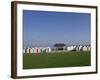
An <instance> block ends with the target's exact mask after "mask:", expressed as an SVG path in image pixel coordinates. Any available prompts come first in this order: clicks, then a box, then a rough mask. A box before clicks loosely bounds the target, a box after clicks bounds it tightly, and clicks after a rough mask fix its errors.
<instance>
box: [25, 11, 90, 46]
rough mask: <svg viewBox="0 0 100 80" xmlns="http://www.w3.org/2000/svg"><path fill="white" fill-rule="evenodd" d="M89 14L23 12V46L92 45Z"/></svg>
mask: <svg viewBox="0 0 100 80" xmlns="http://www.w3.org/2000/svg"><path fill="white" fill-rule="evenodd" d="M90 18H91V15H90V14H89V13H71V12H51V11H32V10H23V44H24V47H28V46H29V47H30V46H53V45H54V44H55V43H65V44H66V45H72V44H73V45H77V44H78V45H79V44H90V26H91V25H90V20H91V19H90Z"/></svg>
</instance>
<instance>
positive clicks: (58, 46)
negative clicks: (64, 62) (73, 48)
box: [54, 43, 66, 51]
mask: <svg viewBox="0 0 100 80" xmlns="http://www.w3.org/2000/svg"><path fill="white" fill-rule="evenodd" d="M54 47H55V50H56V51H57V50H58V51H59V50H60V51H64V50H65V49H66V45H65V44H64V43H56V44H55V45H54Z"/></svg>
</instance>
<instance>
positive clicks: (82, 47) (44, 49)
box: [23, 45, 91, 53]
mask: <svg viewBox="0 0 100 80" xmlns="http://www.w3.org/2000/svg"><path fill="white" fill-rule="evenodd" d="M90 50H91V46H90V45H72V46H63V47H62V46H58V47H57V46H56V47H52V48H51V47H32V48H24V49H23V53H50V52H61V51H66V52H67V51H90Z"/></svg>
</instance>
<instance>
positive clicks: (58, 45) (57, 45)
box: [54, 43, 66, 47]
mask: <svg viewBox="0 0 100 80" xmlns="http://www.w3.org/2000/svg"><path fill="white" fill-rule="evenodd" d="M54 46H55V47H64V46H66V45H65V44H64V43H56V44H54Z"/></svg>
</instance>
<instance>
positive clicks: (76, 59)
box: [23, 51, 91, 69]
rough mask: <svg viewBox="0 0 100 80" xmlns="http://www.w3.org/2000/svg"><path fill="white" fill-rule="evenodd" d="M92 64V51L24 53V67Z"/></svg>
mask: <svg viewBox="0 0 100 80" xmlns="http://www.w3.org/2000/svg"><path fill="white" fill-rule="evenodd" d="M89 65H91V55H90V51H81V52H75V51H73V52H59V53H40V54H34V53H33V54H29V53H24V54H23V69H34V68H53V67H75V66H89Z"/></svg>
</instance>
